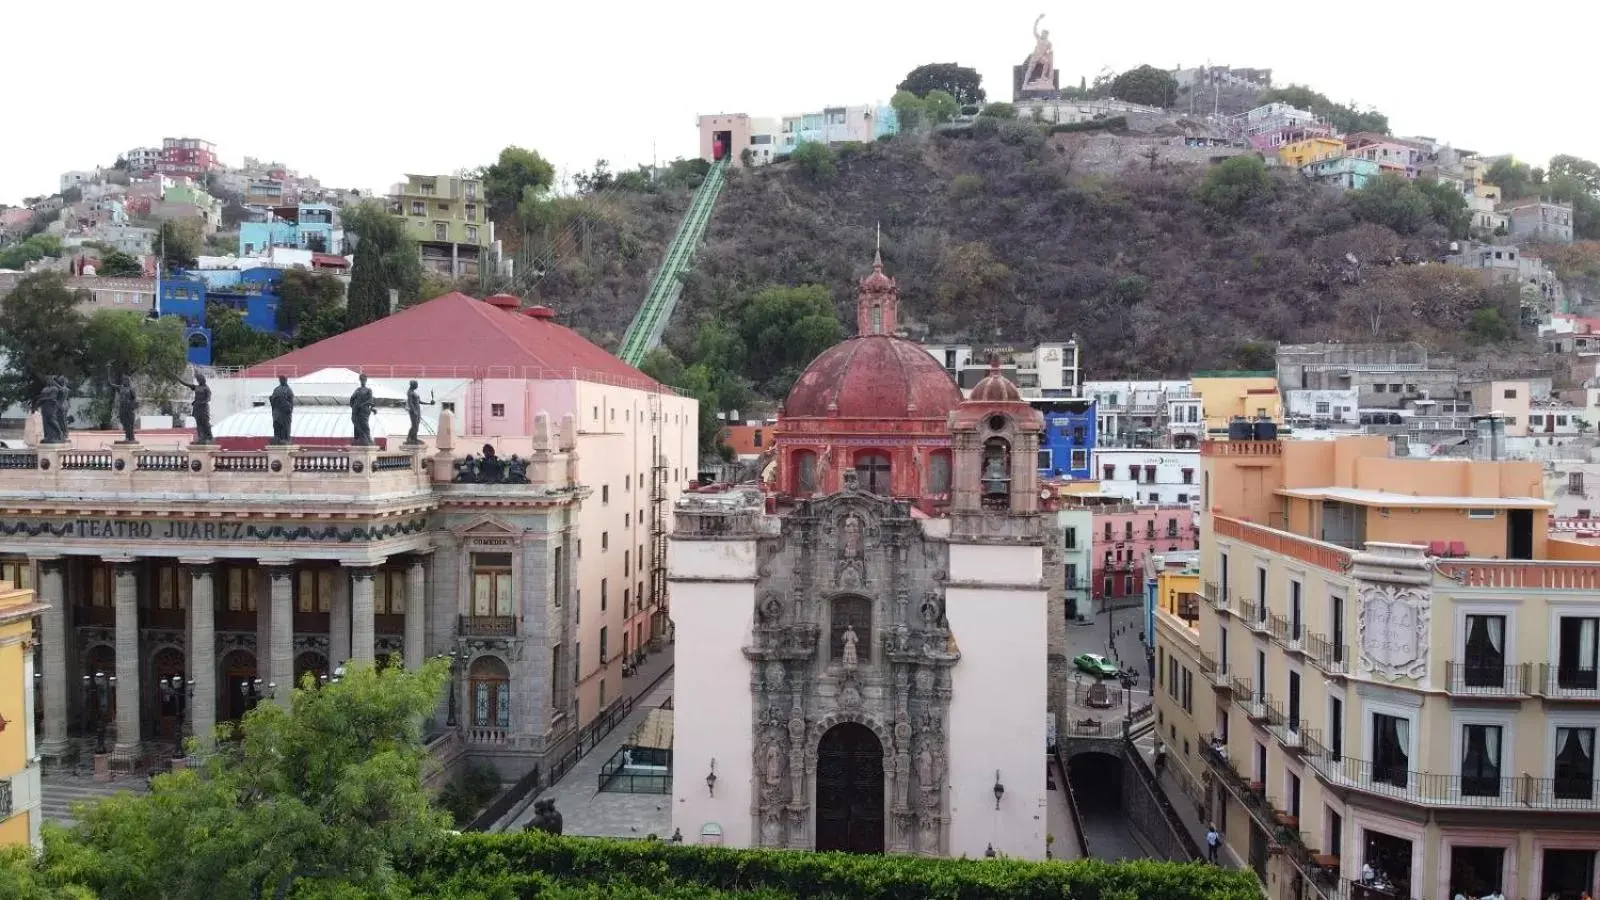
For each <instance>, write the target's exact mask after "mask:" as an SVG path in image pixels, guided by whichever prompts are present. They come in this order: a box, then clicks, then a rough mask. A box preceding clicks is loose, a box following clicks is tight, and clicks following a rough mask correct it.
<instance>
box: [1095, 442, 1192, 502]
mask: <svg viewBox="0 0 1600 900" xmlns="http://www.w3.org/2000/svg"><path fill="white" fill-rule="evenodd" d="M1095 464H1096V465H1097V466H1098V467H1099V471H1098V472H1097V473H1096V474H1097V475H1098V476H1099V477H1100V493H1102V494H1110V495H1112V496H1115V497H1123V498H1125V499H1127V500H1130V501H1133V502H1136V503H1143V504H1150V503H1159V504H1161V505H1164V506H1171V505H1174V504H1189V505H1191V506H1196V507H1197V506H1198V504H1199V503H1200V451H1199V450H1131V449H1121V450H1119V449H1108V448H1105V447H1102V448H1100V449H1099V450H1097V451H1095Z"/></svg>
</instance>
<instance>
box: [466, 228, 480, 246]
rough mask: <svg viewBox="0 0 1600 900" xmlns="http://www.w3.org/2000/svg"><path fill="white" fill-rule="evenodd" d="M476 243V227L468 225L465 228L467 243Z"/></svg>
mask: <svg viewBox="0 0 1600 900" xmlns="http://www.w3.org/2000/svg"><path fill="white" fill-rule="evenodd" d="M477 242H478V226H476V225H468V226H467V243H469V244H476V243H477Z"/></svg>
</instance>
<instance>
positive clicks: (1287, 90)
mask: <svg viewBox="0 0 1600 900" xmlns="http://www.w3.org/2000/svg"><path fill="white" fill-rule="evenodd" d="M1256 103H1257V104H1265V103H1287V104H1289V105H1290V106H1293V107H1296V108H1297V109H1303V110H1306V111H1307V112H1312V113H1316V114H1317V115H1319V116H1321V117H1323V118H1324V119H1327V120H1328V122H1329V123H1330V124H1331V125H1333V127H1334V128H1337V129H1338V130H1339V131H1342V132H1347V133H1348V132H1357V131H1371V132H1375V133H1377V134H1388V133H1389V117H1388V116H1385V115H1384V114H1383V113H1380V112H1378V111H1377V110H1375V109H1370V108H1369V109H1366V110H1358V109H1356V107H1355V104H1354V103H1335V102H1333V101H1332V100H1329V99H1328V98H1327V96H1326V95H1324V94H1321V93H1318V92H1317V91H1314V90H1312V89H1311V88H1308V87H1306V86H1305V85H1303V84H1291V85H1289V86H1287V87H1281V88H1272V89H1270V90H1266V91H1262V92H1261V94H1260V95H1259V96H1257V97H1256Z"/></svg>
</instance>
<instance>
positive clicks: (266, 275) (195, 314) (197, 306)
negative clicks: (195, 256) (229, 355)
mask: <svg viewBox="0 0 1600 900" xmlns="http://www.w3.org/2000/svg"><path fill="white" fill-rule="evenodd" d="M282 284H283V271H282V270H281V269H272V268H266V267H260V268H254V269H245V270H243V271H240V270H238V269H205V270H200V271H194V272H188V271H177V272H173V273H172V274H170V275H169V276H168V277H165V278H162V279H161V293H160V297H159V299H158V308H159V309H160V311H161V315H163V316H174V317H176V318H180V319H182V320H183V323H184V333H185V336H186V337H187V339H188V342H189V362H190V363H192V364H193V365H197V366H209V365H211V362H212V355H211V324H212V323H211V322H209V321H208V315H207V307H208V304H213V303H215V304H221V305H223V306H228V307H232V308H234V309H237V310H239V311H241V312H243V313H244V323H245V324H246V325H248V326H249V327H250V328H252V329H254V330H256V331H261V332H266V333H268V334H278V333H279V331H280V329H279V328H278V308H279V307H280V306H281V305H282V303H283V300H282V296H281V293H282V292H281V290H280V288H281V286H282Z"/></svg>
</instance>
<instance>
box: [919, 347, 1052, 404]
mask: <svg viewBox="0 0 1600 900" xmlns="http://www.w3.org/2000/svg"><path fill="white" fill-rule="evenodd" d="M922 348H923V349H924V350H927V351H928V353H929V354H931V355H932V356H933V358H934V359H935V360H937V361H938V362H939V365H941V366H943V367H944V370H945V371H946V372H949V373H950V377H952V378H954V379H955V380H956V384H957V385H959V386H960V387H961V391H962V393H963V394H964V395H970V394H971V393H972V389H973V388H974V387H975V386H976V385H977V384H978V383H979V382H980V381H982V380H983V379H984V378H987V377H988V376H989V355H990V354H991V353H993V354H995V355H997V356H999V357H1000V373H1001V374H1002V375H1005V376H1006V378H1008V379H1009V380H1010V381H1011V382H1012V383H1014V384H1015V385H1016V386H1017V389H1018V390H1020V391H1021V392H1022V396H1024V397H1029V398H1045V397H1059V398H1070V397H1081V396H1083V360H1082V357H1081V356H1080V354H1079V352H1078V342H1077V341H1066V342H1054V343H1044V344H1038V345H1036V346H1034V347H1031V348H1028V349H1017V348H1014V347H996V348H985V347H982V346H975V345H973V344H923V345H922Z"/></svg>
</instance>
